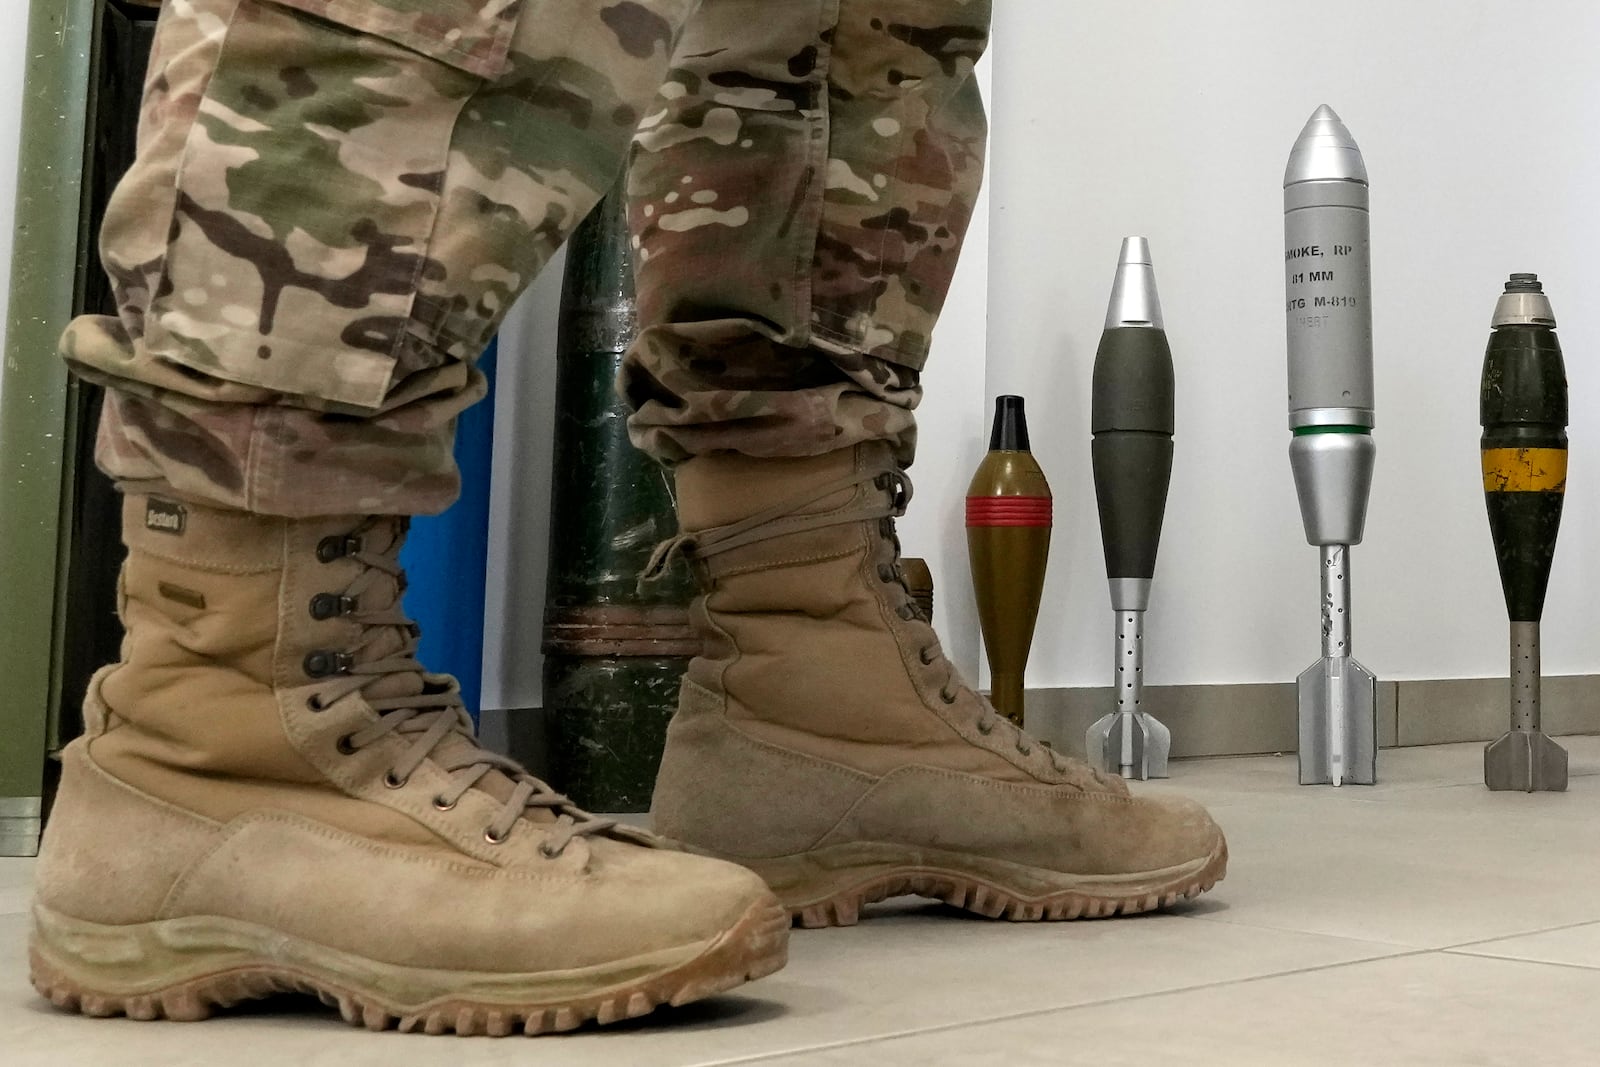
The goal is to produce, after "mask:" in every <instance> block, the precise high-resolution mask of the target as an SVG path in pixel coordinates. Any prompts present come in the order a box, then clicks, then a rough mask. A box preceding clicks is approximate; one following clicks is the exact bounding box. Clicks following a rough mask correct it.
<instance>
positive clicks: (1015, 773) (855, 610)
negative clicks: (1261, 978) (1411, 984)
mask: <svg viewBox="0 0 1600 1067" xmlns="http://www.w3.org/2000/svg"><path fill="white" fill-rule="evenodd" d="M677 486H678V494H679V500H678V510H679V518H680V521H681V525H682V528H683V530H684V531H685V533H684V534H683V535H681V536H680V537H679V538H678V539H677V540H676V541H674V542H669V544H668V546H663V550H662V551H661V552H660V553H658V565H661V563H662V561H664V560H665V559H666V558H668V557H669V556H670V555H672V554H674V550H676V551H681V552H682V553H683V554H684V555H685V556H686V557H687V558H689V559H690V561H691V562H692V564H693V566H694V569H695V571H696V572H697V576H698V578H699V580H700V582H701V587H702V589H703V590H704V595H703V596H702V597H700V598H699V599H698V600H697V601H696V602H695V606H694V609H693V612H692V615H693V618H694V620H695V624H696V626H697V627H698V629H699V632H700V634H701V636H702V637H703V639H704V641H705V646H704V651H703V653H702V654H701V655H700V656H699V657H697V658H696V659H695V660H694V661H693V662H692V663H691V664H690V666H689V672H688V675H687V677H686V678H685V680H684V684H683V692H682V698H681V700H680V703H679V709H678V713H677V715H676V717H675V718H674V719H673V721H672V725H671V727H670V729H669V730H668V733H667V749H666V756H665V759H664V761H663V763H662V767H661V775H660V777H659V779H658V780H657V784H656V792H655V800H654V806H653V814H654V818H655V826H656V829H657V831H658V832H660V833H662V834H664V835H666V836H667V837H669V838H672V839H675V840H677V841H679V842H682V843H683V844H685V845H686V846H688V847H690V848H693V849H694V850H696V851H700V852H704V853H707V854H709V855H714V856H719V857H722V858H724V859H731V860H736V861H738V862H740V863H743V864H745V865H746V866H748V867H750V868H751V869H753V870H755V871H756V872H758V873H759V874H760V875H761V876H762V877H763V878H765V879H766V880H767V883H768V884H769V885H771V886H772V888H773V889H774V890H775V891H776V892H777V893H778V896H779V897H780V898H781V899H782V900H783V903H784V905H785V906H786V907H788V908H789V909H790V911H791V912H792V913H793V915H794V916H795V917H796V918H798V919H799V920H800V921H801V923H802V924H804V925H806V926H824V925H834V924H837V925H847V924H850V923H854V922H855V921H856V919H857V916H858V913H859V910H860V908H861V906H862V905H863V904H866V903H870V902H872V901H875V900H881V899H883V898H885V897H889V896H894V895H897V894H901V893H916V894H920V895H923V896H930V897H937V898H939V899H941V900H944V901H946V902H948V903H950V904H954V905H956V906H958V907H963V908H966V909H968V910H971V911H975V912H978V913H981V914H983V915H989V916H1004V917H1005V918H1008V919H1044V918H1048V919H1070V918H1077V917H1079V916H1103V915H1113V914H1117V913H1122V914H1129V913H1133V912H1139V911H1146V910H1150V909H1153V908H1160V907H1165V906H1167V905H1169V904H1172V903H1174V902H1176V901H1179V900H1182V899H1184V898H1187V897H1191V896H1194V895H1195V894H1197V893H1201V892H1203V891H1205V890H1207V889H1209V888H1211V886H1212V885H1214V884H1215V883H1216V882H1217V881H1218V880H1220V879H1221V878H1222V876H1223V872H1224V870H1225V868H1226V866H1227V857H1228V851H1227V845H1226V843H1225V842H1224V840H1223V836H1222V832H1221V830H1219V829H1218V828H1217V825H1216V823H1214V822H1213V821H1212V820H1211V818H1210V816H1208V815H1207V814H1206V812H1205V811H1204V809H1202V808H1201V807H1200V806H1199V805H1197V804H1194V803H1192V802H1189V801H1185V800H1178V799H1169V798H1156V797H1132V796H1129V795H1128V791H1127V789H1126V787H1125V786H1124V785H1123V784H1122V780H1121V779H1120V778H1115V777H1109V776H1106V775H1103V774H1100V773H1098V772H1096V771H1093V770H1091V769H1090V768H1089V767H1088V766H1087V765H1085V764H1083V763H1081V762H1078V761H1076V760H1069V759H1066V758H1064V757H1062V756H1061V755H1060V754H1058V753H1056V752H1053V751H1051V750H1050V749H1049V748H1047V747H1046V746H1044V745H1041V744H1039V743H1038V742H1037V741H1035V740H1033V739H1032V738H1030V737H1029V736H1028V735H1027V734H1025V733H1023V732H1021V731H1019V730H1017V729H1016V728H1015V727H1013V726H1012V725H1011V724H1010V723H1009V722H1007V721H1006V720H1005V719H1003V718H1001V717H999V716H998V715H996V714H995V712H994V711H993V710H992V709H991V708H990V707H989V705H988V703H987V702H986V701H984V700H983V699H982V698H981V697H980V696H978V695H977V694H975V693H974V692H973V691H972V690H971V689H969V688H968V687H967V685H966V684H965V683H964V682H963V681H962V680H961V678H960V677H959V676H958V675H957V673H956V671H955V668H954V667H953V666H952V665H951V664H950V663H949V661H948V660H946V659H945V658H944V656H943V654H942V653H941V652H940V649H939V642H938V638H937V637H936V636H935V635H934V632H933V628H932V627H931V626H929V625H928V623H927V621H926V620H925V619H923V618H922V617H921V615H920V614H919V612H918V611H917V609H916V608H915V606H914V605H913V604H912V603H911V601H910V598H909V594H908V593H907V591H906V589H905V587H904V586H903V584H902V582H901V579H900V573H899V543H898V540H897V539H896V537H895V535H894V522H893V520H894V517H895V516H897V515H899V514H901V513H902V512H903V510H904V505H905V503H906V500H907V499H908V498H909V495H910V489H909V482H908V481H907V480H906V479H905V477H904V475H903V474H901V473H900V471H899V470H898V469H897V467H896V465H895V463H894V461H893V459H892V458H891V456H890V454H889V451H888V449H887V448H886V447H885V446H883V445H881V444H866V445H860V446H857V447H855V448H852V449H847V450H843V451H838V452H834V453H831V454H829V455H824V456H818V457H815V458H810V459H765V460H757V459H749V458H745V457H742V456H737V455H732V454H726V453H717V454H713V455H708V456H703V457H700V458H697V459H692V460H690V461H688V462H687V463H685V464H684V465H683V466H681V467H680V468H679V469H678V472H677Z"/></svg>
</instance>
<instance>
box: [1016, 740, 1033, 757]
mask: <svg viewBox="0 0 1600 1067" xmlns="http://www.w3.org/2000/svg"><path fill="white" fill-rule="evenodd" d="M1017 751H1018V752H1020V753H1022V754H1023V755H1024V756H1028V755H1032V754H1033V746H1032V745H1024V744H1022V743H1020V742H1018V744H1017Z"/></svg>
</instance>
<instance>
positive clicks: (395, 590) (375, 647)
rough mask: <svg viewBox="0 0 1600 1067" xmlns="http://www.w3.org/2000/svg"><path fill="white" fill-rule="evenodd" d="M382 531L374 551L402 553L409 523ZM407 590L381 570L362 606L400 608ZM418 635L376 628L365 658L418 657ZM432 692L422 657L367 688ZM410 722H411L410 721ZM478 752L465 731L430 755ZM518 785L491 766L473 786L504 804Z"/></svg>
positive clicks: (544, 817)
mask: <svg viewBox="0 0 1600 1067" xmlns="http://www.w3.org/2000/svg"><path fill="white" fill-rule="evenodd" d="M380 530H381V531H387V532H388V533H387V536H388V542H389V543H388V544H381V543H374V544H372V545H370V548H371V550H372V551H375V552H379V553H389V552H393V553H394V554H396V555H398V554H399V546H400V543H401V542H403V541H404V540H405V527H404V525H403V524H399V523H396V524H393V525H391V524H388V523H384V524H381V525H380V526H379V527H377V528H375V529H373V530H372V531H370V533H369V536H371V537H372V538H373V539H374V541H377V540H378V539H381V538H383V537H384V536H385V534H384V533H381V532H379V531H380ZM403 593H404V587H403V580H402V579H398V578H389V577H388V576H387V575H380V576H378V577H377V580H376V581H374V582H373V585H372V587H371V588H370V589H368V590H367V591H366V592H365V593H363V594H362V598H361V599H362V608H363V609H367V610H372V611H380V612H381V611H388V610H390V609H391V608H397V607H399V605H400V601H401V598H402V595H403ZM413 640H414V639H413V638H412V636H411V634H410V633H408V632H407V631H406V630H405V628H403V627H399V626H381V627H374V628H373V629H372V630H371V631H369V633H368V635H367V644H366V645H365V647H364V648H363V650H362V652H361V653H360V658H361V659H363V660H366V661H369V662H370V661H374V660H380V659H388V658H390V657H395V656H410V657H412V658H413V659H414V657H415V652H414V651H412V652H407V650H406V649H407V646H408V645H410V644H412V643H413ZM434 677H435V678H438V677H440V676H439V675H435V676H434ZM436 690H437V691H438V692H439V693H440V697H441V699H440V703H439V706H440V708H448V707H449V705H450V703H451V700H450V698H449V697H448V696H446V695H445V690H444V688H443V687H442V686H437V687H436ZM428 691H429V683H428V676H427V675H426V674H425V673H424V670H423V667H422V664H421V663H420V662H418V663H417V669H416V670H414V671H396V672H395V673H393V674H387V675H384V676H383V677H381V678H377V679H374V680H373V682H372V684H371V685H368V686H366V687H365V688H364V689H363V690H362V692H363V694H364V695H365V696H366V697H367V699H368V700H376V699H381V698H383V697H413V696H418V695H420V694H422V693H426V692H428ZM457 701H458V702H459V698H457ZM447 713H448V712H447ZM409 725H410V724H409V723H408V724H407V726H409ZM425 728H426V727H425V726H419V727H418V730H421V729H425ZM400 732H401V733H411V732H413V731H411V730H409V729H407V727H401V730H400ZM478 751H482V749H481V748H480V746H479V745H478V744H477V742H476V741H474V740H473V739H471V738H469V737H467V736H466V735H465V734H462V733H459V732H457V733H450V734H447V735H446V736H445V737H444V739H443V740H441V741H440V742H439V744H438V745H437V746H436V747H435V748H434V750H433V752H432V753H430V758H431V759H434V760H436V761H440V762H444V763H449V762H453V761H454V760H456V759H462V760H465V759H468V758H470V757H471V756H472V754H473V753H474V752H478ZM515 785H516V783H515V782H513V781H512V780H511V778H510V777H508V776H507V775H506V774H505V773H504V772H502V771H499V770H491V771H490V772H489V773H488V774H485V775H484V776H483V777H482V778H479V779H478V780H477V782H475V783H474V784H473V788H474V789H481V790H483V791H484V792H485V793H487V794H489V795H490V796H491V797H493V798H494V799H495V800H498V801H500V802H501V803H504V802H505V801H507V800H510V799H511V792H512V790H513V788H514V787H515ZM524 817H526V818H530V819H532V820H533V821H535V822H540V823H548V822H554V821H555V815H554V813H553V812H551V811H550V809H548V808H529V809H528V810H527V811H526V812H525V813H524Z"/></svg>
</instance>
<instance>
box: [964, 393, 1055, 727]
mask: <svg viewBox="0 0 1600 1067" xmlns="http://www.w3.org/2000/svg"><path fill="white" fill-rule="evenodd" d="M1052 506H1053V504H1052V500H1051V496H1050V483H1049V482H1047V481H1046V480H1045V477H1044V471H1042V470H1040V469H1039V463H1038V461H1037V460H1035V459H1034V458H1033V453H1032V452H1031V451H1029V446H1028V422H1027V418H1026V416H1025V415H1024V413H1023V403H1022V397H1020V396H1001V397H997V398H996V399H995V411H994V429H993V432H992V433H991V434H990V438H989V453H988V455H986V456H984V458H983V462H982V463H980V464H979V465H978V470H977V473H975V474H974V475H973V476H972V484H971V485H970V486H969V487H968V488H967V552H968V554H969V556H970V558H971V561H972V585H973V591H974V592H975V593H976V594H977V599H978V623H979V625H980V626H981V628H982V630H983V645H984V650H985V651H986V652H987V654H988V657H989V673H990V687H989V689H990V691H989V701H990V703H992V704H993V705H994V708H995V710H996V711H998V712H999V713H1000V714H1002V715H1004V716H1005V717H1006V718H1008V719H1010V720H1011V721H1012V722H1014V723H1016V724H1017V725H1018V726H1021V725H1022V678H1023V671H1024V668H1026V667H1027V664H1028V649H1029V646H1031V645H1032V644H1033V627H1034V624H1035V623H1036V622H1037V621H1038V618H1039V601H1040V598H1041V597H1042V596H1043V595H1044V573H1045V566H1046V564H1047V563H1048V561H1049V557H1050V527H1051V522H1052Z"/></svg>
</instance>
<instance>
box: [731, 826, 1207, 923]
mask: <svg viewBox="0 0 1600 1067" xmlns="http://www.w3.org/2000/svg"><path fill="white" fill-rule="evenodd" d="M874 848H877V847H876V846H847V847H846V848H845V849H841V850H839V851H840V854H835V855H832V856H829V855H820V856H819V855H818V854H816V853H811V854H807V855H806V856H805V857H802V858H801V862H802V863H803V864H804V868H805V870H804V873H803V874H802V873H800V871H799V870H798V869H797V867H796V865H795V864H794V862H793V861H787V862H786V861H776V863H774V862H773V861H757V862H752V861H749V860H745V861H742V862H744V863H746V864H747V865H748V866H750V867H752V869H754V870H756V871H757V872H758V873H760V874H761V875H762V876H763V877H765V878H766V879H767V883H768V885H769V886H771V887H772V889H773V891H774V892H775V893H777V894H778V898H779V899H780V900H782V901H783V903H784V906H785V907H786V908H788V910H789V914H790V917H791V918H792V920H793V921H794V923H795V924H796V925H798V926H802V927H806V928H819V927H828V926H854V925H855V924H856V923H857V922H858V921H860V918H861V909H862V908H864V907H865V906H866V905H868V904H874V903H877V902H878V901H880V900H887V899H888V898H890V897H897V896H905V895H916V896H922V897H931V898H932V899H934V900H940V901H943V902H944V903H946V904H949V905H951V906H952V907H957V908H961V909H963V910H965V911H970V912H973V913H975V914H977V915H983V916H987V917H988V918H991V919H1007V920H1010V921H1012V922H1038V921H1061V920H1070V919H1105V918H1110V917H1112V916H1117V915H1137V914H1139V913H1141V912H1148V911H1159V910H1161V909H1163V908H1170V907H1172V906H1173V905H1175V904H1179V903H1182V902H1183V901H1185V900H1190V899H1192V898H1194V897H1197V896H1199V895H1200V894H1201V893H1204V892H1206V891H1207V890H1209V889H1211V888H1212V887H1213V886H1215V885H1216V884H1217V883H1218V882H1220V881H1222V879H1223V878H1224V877H1225V875H1226V874H1227V869H1228V846H1227V842H1226V841H1223V842H1219V844H1218V845H1217V847H1216V849H1215V850H1214V851H1213V852H1212V853H1211V854H1210V855H1209V856H1206V857H1204V858H1203V859H1199V860H1196V861H1194V862H1191V863H1187V864H1182V865H1180V866H1177V867H1173V868H1167V869H1165V870H1162V871H1149V872H1143V873H1139V874H1132V875H1119V876H1114V877H1073V876H1067V875H1059V874H1056V873H1055V872H1046V871H1040V870H1037V869H1034V868H1027V867H1021V866H1018V865H1013V864H1001V863H996V862H993V861H978V862H973V861H972V860H971V859H970V858H967V859H966V862H962V857H959V856H954V855H940V854H938V853H934V852H930V851H928V850H921V851H919V852H918V853H917V854H916V857H915V860H914V861H912V862H900V863H896V862H893V861H892V860H891V861H887V862H885V861H884V859H882V858H877V861H876V862H861V860H863V859H865V858H866V857H863V856H860V855H859V853H860V852H861V851H862V850H863V849H866V850H872V849H874ZM879 850H880V851H882V849H881V848H880V849H879ZM851 852H856V853H858V854H857V855H856V856H853V857H850V856H849V853H851ZM850 859H855V860H856V862H854V863H851V862H849V860H850ZM1052 883H1056V884H1052ZM1061 883H1069V884H1061Z"/></svg>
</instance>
